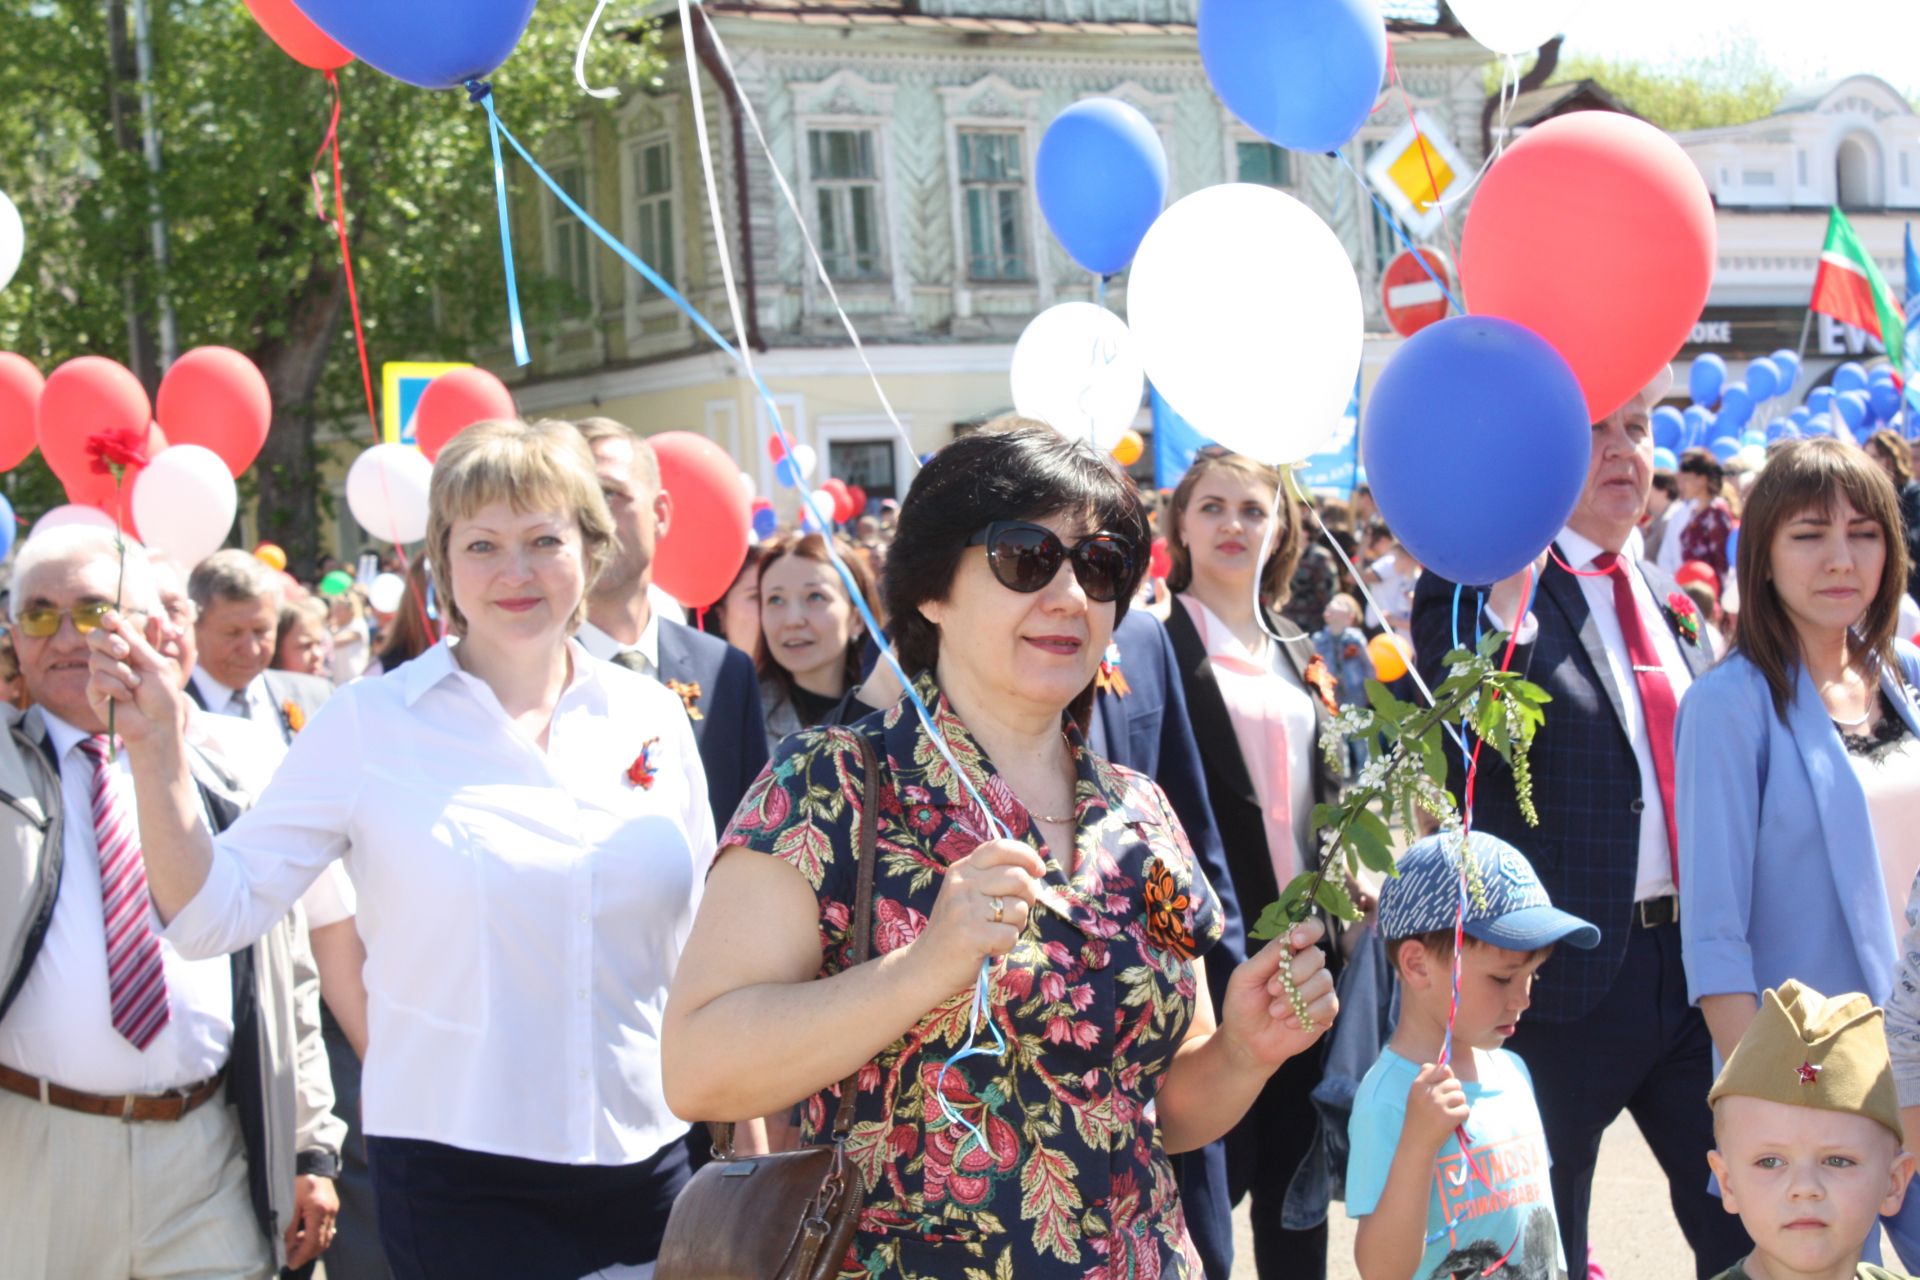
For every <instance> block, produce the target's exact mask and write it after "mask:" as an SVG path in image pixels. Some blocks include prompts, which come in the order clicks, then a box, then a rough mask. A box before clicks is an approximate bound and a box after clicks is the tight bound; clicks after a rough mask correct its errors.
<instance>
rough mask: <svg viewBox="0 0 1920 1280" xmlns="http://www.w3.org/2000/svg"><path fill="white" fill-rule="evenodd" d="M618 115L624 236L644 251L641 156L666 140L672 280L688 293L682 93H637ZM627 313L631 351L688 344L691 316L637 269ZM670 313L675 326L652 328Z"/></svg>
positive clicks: (626, 294) (626, 286)
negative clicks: (649, 326) (649, 327)
mask: <svg viewBox="0 0 1920 1280" xmlns="http://www.w3.org/2000/svg"><path fill="white" fill-rule="evenodd" d="M615 119H616V132H615V136H616V138H617V139H618V143H617V145H618V149H619V152H620V239H621V241H622V242H623V243H625V244H626V245H627V247H628V248H630V249H632V250H633V251H634V252H635V253H638V252H639V246H640V208H639V184H640V167H639V155H640V151H641V149H642V148H644V147H648V146H651V145H653V144H655V143H658V142H665V143H666V144H667V166H668V169H669V172H670V173H671V175H672V181H673V185H672V187H671V188H670V189H669V191H668V193H667V200H668V208H669V209H670V210H671V212H672V216H673V236H672V241H673V264H674V273H673V275H670V276H668V278H667V283H668V284H671V285H672V286H673V287H674V288H676V289H678V290H680V291H681V292H682V293H685V292H686V289H687V284H688V281H689V279H690V278H691V277H690V274H689V264H688V262H687V217H686V195H685V192H686V189H687V183H686V168H687V166H686V163H685V162H686V157H687V150H686V147H685V146H684V145H683V138H682V136H681V127H680V124H681V121H680V96H679V95H678V94H675V95H672V96H661V97H650V96H647V95H645V94H635V95H633V96H632V97H631V98H629V99H628V100H627V102H626V103H625V104H623V105H622V106H621V108H620V110H619V112H618V113H617V114H616V117H615ZM647 265H648V266H650V267H654V268H656V269H657V268H658V266H659V264H658V263H653V262H649V263H648V264H647ZM675 276H677V277H678V278H677V279H676V278H674V277H675ZM621 314H622V318H623V327H624V329H625V332H626V338H627V351H628V354H629V355H656V354H660V353H662V352H667V351H677V350H679V349H680V348H682V347H684V346H685V345H686V338H687V320H686V317H685V316H684V315H683V314H681V312H680V309H679V308H678V307H676V306H674V305H673V303H672V302H670V301H668V300H667V299H666V298H665V297H663V296H662V295H661V294H660V293H658V292H657V291H655V290H653V289H651V288H649V287H648V285H647V282H646V281H645V280H643V279H641V278H640V274H639V273H638V272H636V271H632V270H627V271H625V272H624V283H623V286H622V290H621ZM668 315H670V316H673V317H674V318H675V319H674V324H673V327H672V328H671V329H656V330H655V331H654V332H652V333H648V332H647V322H648V321H650V320H658V319H659V318H660V317H661V316H668Z"/></svg>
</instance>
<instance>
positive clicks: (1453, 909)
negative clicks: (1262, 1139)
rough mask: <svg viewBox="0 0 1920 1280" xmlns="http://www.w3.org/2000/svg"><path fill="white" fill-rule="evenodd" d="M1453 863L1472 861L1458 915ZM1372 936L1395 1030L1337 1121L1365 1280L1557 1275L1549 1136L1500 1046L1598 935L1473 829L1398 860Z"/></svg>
mask: <svg viewBox="0 0 1920 1280" xmlns="http://www.w3.org/2000/svg"><path fill="white" fill-rule="evenodd" d="M1463 846H1464V847H1463ZM1458 857H1467V858H1471V859H1472V860H1473V867H1472V871H1473V874H1472V875H1470V876H1469V877H1468V881H1467V886H1466V888H1465V890H1464V904H1465V905H1464V911H1463V909H1462V906H1461V904H1462V901H1463V896H1462V895H1463V888H1462V884H1461V879H1462V876H1461V864H1460V863H1459V862H1458V861H1457V858H1458ZM1457 919H1458V920H1460V923H1461V927H1462V930H1463V933H1464V937H1463V938H1462V939H1461V941H1460V944H1459V945H1458V947H1457V948H1456V933H1455V922H1456V920H1457ZM1380 936H1381V937H1382V938H1383V939H1385V940H1386V945H1387V955H1388V958H1389V960H1390V962H1391V963H1392V964H1393V966H1394V970H1395V973H1396V974H1397V976H1398V977H1399V979H1400V1023H1399V1026H1398V1027H1396V1028H1395V1029H1394V1032H1393V1037H1392V1039H1391V1040H1389V1041H1388V1043H1387V1047H1386V1049H1385V1050H1384V1051H1383V1052H1382V1053H1381V1055H1380V1060H1379V1061H1378V1062H1376V1063H1374V1064H1373V1068H1372V1070H1370V1071H1368V1072H1367V1076H1366V1079H1365V1080H1363V1081H1361V1083H1360V1090H1359V1093H1358V1094H1357V1095H1356V1096H1355V1098H1354V1103H1353V1119H1352V1121H1351V1123H1350V1124H1349V1126H1348V1132H1349V1134H1350V1136H1351V1138H1352V1154H1351V1156H1350V1157H1349V1160H1348V1165H1347V1212H1348V1213H1350V1214H1351V1215H1352V1216H1354V1217H1355V1218H1358V1219H1359V1220H1360V1225H1359V1231H1358V1234H1357V1235H1356V1237H1355V1240H1354V1250H1353V1252H1354V1262H1355V1264H1356V1265H1357V1266H1358V1268H1359V1271H1360V1275H1361V1277H1362V1280H1415V1278H1416V1277H1417V1278H1418V1280H1429V1278H1430V1277H1450V1276H1457V1275H1461V1274H1468V1275H1492V1274H1494V1273H1495V1272H1498V1273H1499V1274H1500V1275H1501V1276H1502V1277H1503V1278H1504V1280H1554V1277H1555V1276H1556V1275H1558V1274H1559V1272H1560V1271H1562V1270H1564V1269H1565V1264H1564V1263H1563V1261H1562V1260H1561V1257H1560V1227H1559V1222H1558V1220H1557V1219H1556V1218H1555V1216H1554V1210H1553V1187H1552V1184H1551V1183H1550V1182H1549V1181H1548V1176H1547V1169H1548V1160H1547V1143H1546V1135H1545V1133H1544V1131H1543V1129H1542V1127H1541V1122H1540V1109H1539V1107H1538V1105H1537V1104H1536V1103H1535V1101H1534V1096H1533V1080H1532V1077H1530V1076H1529V1075H1528V1074H1527V1068H1526V1065H1525V1064H1524V1063H1522V1062H1521V1061H1520V1059H1519V1058H1518V1057H1517V1056H1515V1055H1514V1054H1512V1053H1510V1052H1508V1051H1507V1050H1505V1049H1503V1048H1502V1047H1501V1045H1502V1044H1504V1043H1505V1041H1506V1040H1507V1038H1508V1037H1510V1036H1512V1035H1513V1033H1514V1030H1515V1029H1516V1026H1517V1024H1518V1023H1519V1021H1520V1015H1521V1014H1522V1013H1524V1012H1525V1011H1526V1008H1527V1005H1528V1003H1529V1001H1530V997H1531V992H1532V987H1533V980H1534V976H1535V975H1536V974H1538V973H1539V971H1540V966H1541V965H1543V964H1545V963H1546V962H1547V958H1548V956H1550V955H1551V954H1552V952H1553V948H1554V945H1555V944H1556V943H1560V942H1566V943H1569V944H1571V945H1573V946H1576V947H1581V948H1590V947H1593V946H1596V945H1598V943H1599V941H1600V930H1599V929H1597V928H1595V927H1594V926H1593V925H1591V924H1589V923H1587V922H1586V921H1585V920H1582V919H1580V918H1578V917H1577V916H1572V915H1569V914H1568V913H1566V912H1564V911H1561V910H1559V909H1558V908H1556V907H1555V906H1554V905H1553V904H1552V903H1551V902H1549V901H1548V900H1547V891H1546V889H1545V888H1544V887H1542V886H1541V884H1540V879H1539V877H1538V876H1536V875H1535V874H1534V870H1533V867H1532V866H1531V865H1530V864H1529V863H1528V862H1527V860H1526V858H1525V857H1523V856H1522V855H1521V853H1520V851H1519V850H1517V849H1515V848H1514V847H1513V846H1512V845H1509V844H1507V843H1506V842H1505V841H1503V840H1500V839H1498V838H1497V837H1494V836H1490V835H1486V834H1484V833H1482V832H1478V831H1476V832H1473V833H1471V834H1470V835H1468V836H1467V837H1465V839H1464V842H1463V840H1462V837H1461V836H1460V835H1459V834H1458V833H1452V834H1448V833H1442V834H1440V835H1434V836H1428V837H1427V838H1426V839H1424V840H1421V841H1418V842H1417V843H1415V844H1414V845H1413V847H1412V848H1410V849H1408V850H1407V852H1406V853H1405V854H1404V855H1403V856H1402V857H1401V859H1400V875H1399V877H1398V878H1396V879H1390V880H1388V881H1387V882H1386V885H1385V886H1384V887H1383V888H1382V889H1381V891H1380ZM1456 972H1457V973H1458V975H1459V1006H1458V1011H1457V1013H1450V1010H1451V1009H1452V1007H1453V1001H1454V975H1455V973H1456ZM1450 1018H1451V1028H1450V1027H1449V1020H1450ZM1449 1050H1451V1057H1450V1058H1449V1056H1448V1051H1449ZM1463 1138H1464V1140H1465V1142H1466V1147H1465V1149H1464V1150H1462V1147H1461V1142H1462V1139H1463ZM1756 1280H1757V1278H1756Z"/></svg>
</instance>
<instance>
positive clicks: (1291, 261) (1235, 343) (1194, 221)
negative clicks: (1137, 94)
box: [1127, 183, 1365, 463]
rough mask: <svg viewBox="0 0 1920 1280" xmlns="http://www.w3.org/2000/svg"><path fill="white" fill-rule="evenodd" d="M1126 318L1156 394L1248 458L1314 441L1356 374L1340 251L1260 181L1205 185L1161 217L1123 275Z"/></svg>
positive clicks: (1355, 291) (1358, 330) (1333, 422)
mask: <svg viewBox="0 0 1920 1280" xmlns="http://www.w3.org/2000/svg"><path fill="white" fill-rule="evenodd" d="M1127 322H1128V324H1129V325H1130V327H1131V328H1132V330H1133V339H1134V343H1135V344H1136V347H1137V349H1138V351H1139V353H1140V361H1141V363H1142V364H1143V365H1144V366H1145V367H1146V371H1147V376H1148V377H1149V378H1151V379H1152V380H1153V385H1154V388H1155V389H1156V390H1157V391H1159V393H1160V394H1161V395H1162V396H1164V397H1165V398H1166V400H1167V403H1168V404H1170V405H1171V406H1173V408H1174V410H1175V411H1176V412H1178V413H1179V414H1180V415H1181V416H1182V417H1184V418H1185V419H1186V420H1187V421H1189V422H1191V423H1192V424H1193V425H1194V427H1195V428H1196V429H1197V430H1199V431H1202V432H1204V433H1205V434H1207V435H1209V436H1211V437H1212V438H1213V439H1215V440H1216V441H1218V442H1219V443H1221V444H1223V445H1225V446H1226V447H1227V448H1229V449H1232V450H1234V451H1235V452H1237V453H1244V454H1247V455H1248V456H1250V457H1254V458H1258V459H1259V460H1261V461H1262V462H1269V463H1286V462H1299V461H1300V460H1302V459H1303V458H1305V457H1307V456H1308V455H1309V454H1311V453H1314V452H1315V451H1317V450H1318V449H1320V448H1321V447H1323V446H1324V445H1325V444H1326V443H1327V441H1328V440H1329V439H1331V438H1332V436H1333V433H1334V431H1335V430H1336V429H1337V428H1338V427H1339V425H1340V420H1341V418H1342V417H1343V416H1344V415H1345V414H1346V410H1347V403H1348V401H1349V400H1351V399H1352V397H1353V386H1354V379H1355V377H1356V376H1357V375H1358V374H1359V372H1360V347H1361V341H1362V338H1363V332H1362V331H1363V328H1364V324H1365V318H1364V308H1363V305H1362V303H1361V301H1360V282H1359V280H1358V279H1357V278H1355V276H1354V274H1353V263H1352V262H1351V261H1350V260H1349V259H1348V257H1347V251H1346V248H1345V247H1344V246H1343V245H1341V243H1340V241H1339V239H1338V238H1337V237H1336V236H1335V235H1334V234H1333V232H1332V231H1331V230H1330V229H1329V228H1328V227H1327V224H1326V223H1324V222H1322V221H1321V220H1320V218H1319V216H1318V215H1316V214H1315V213H1314V212H1313V211H1312V210H1311V209H1309V208H1307V206H1305V205H1304V204H1301V203H1300V202H1299V201H1298V200H1295V199H1294V198H1293V197H1292V196H1290V195H1287V194H1286V193H1285V192H1283V191H1276V190H1274V189H1273V188H1271V187H1257V186H1253V185H1250V184H1246V183H1230V184H1227V185H1223V186H1217V187H1207V188H1204V189H1202V190H1200V191H1196V192H1194V193H1193V194H1192V195H1190V196H1187V197H1186V198H1185V199H1183V200H1180V201H1178V202H1177V203H1175V204H1174V205H1173V206H1172V207H1170V208H1169V209H1168V210H1167V211H1166V212H1165V213H1163V214H1161V215H1160V217H1159V218H1158V219H1157V220H1156V221H1155V222H1154V224H1153V226H1152V227H1151V228H1150V229H1149V230H1148V231H1147V236H1146V239H1145V240H1143V241H1142V242H1141V244H1140V252H1139V254H1138V255H1137V256H1136V257H1135V258H1134V260H1133V269H1132V271H1131V273H1130V274H1129V276H1128V279H1127Z"/></svg>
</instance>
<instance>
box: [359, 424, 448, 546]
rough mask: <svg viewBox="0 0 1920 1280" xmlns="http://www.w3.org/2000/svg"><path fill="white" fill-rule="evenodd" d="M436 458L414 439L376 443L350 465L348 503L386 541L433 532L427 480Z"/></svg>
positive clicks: (414, 539)
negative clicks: (411, 442)
mask: <svg viewBox="0 0 1920 1280" xmlns="http://www.w3.org/2000/svg"><path fill="white" fill-rule="evenodd" d="M432 479H433V464H432V463H431V462H428V461H427V459H426V455H424V454H422V453H421V452H420V451H419V450H418V449H415V448H413V447H412V446H410V445H404V444H376V445H374V446H373V447H372V448H370V449H368V450H367V451H366V452H365V453H363V454H361V455H360V456H359V457H357V458H355V459H354V460H353V466H351V467H349V468H348V469H347V509H348V510H349V511H351V512H353V518H354V519H355V520H358V521H359V522H360V527H361V528H362V529H365V530H366V531H367V532H368V533H370V534H372V535H373V536H374V537H376V538H378V539H380V540H381V541H382V542H418V541H420V539H422V538H424V537H426V536H427V486H428V484H429V483H430V482H431V481H432Z"/></svg>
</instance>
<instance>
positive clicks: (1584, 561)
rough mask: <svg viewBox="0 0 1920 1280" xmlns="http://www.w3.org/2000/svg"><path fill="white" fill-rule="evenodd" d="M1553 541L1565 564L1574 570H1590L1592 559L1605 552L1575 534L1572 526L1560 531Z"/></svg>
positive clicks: (1591, 541)
mask: <svg viewBox="0 0 1920 1280" xmlns="http://www.w3.org/2000/svg"><path fill="white" fill-rule="evenodd" d="M1554 541H1555V542H1557V543H1558V544H1559V546H1560V550H1561V551H1563V552H1565V553H1566V557H1567V563H1568V564H1569V565H1571V566H1572V567H1573V568H1575V569H1591V568H1592V567H1593V560H1594V557H1595V556H1598V555H1599V554H1601V553H1602V552H1603V551H1605V550H1606V548H1605V547H1603V546H1601V545H1600V544H1599V543H1597V542H1595V541H1594V540H1593V539H1592V538H1589V537H1587V536H1586V535H1585V534H1580V533H1575V532H1574V531H1573V528H1572V526H1568V527H1567V528H1565V529H1562V530H1561V531H1560V536H1559V537H1558V538H1556V539H1555V540H1554ZM1622 554H1623V555H1624V554H1625V553H1624V552H1623V553H1622Z"/></svg>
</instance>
